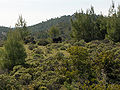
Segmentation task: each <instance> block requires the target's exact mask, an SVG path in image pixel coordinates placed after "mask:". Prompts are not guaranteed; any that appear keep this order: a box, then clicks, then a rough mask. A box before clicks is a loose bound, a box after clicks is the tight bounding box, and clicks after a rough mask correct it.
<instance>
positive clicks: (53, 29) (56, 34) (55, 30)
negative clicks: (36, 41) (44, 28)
mask: <svg viewBox="0 0 120 90" xmlns="http://www.w3.org/2000/svg"><path fill="white" fill-rule="evenodd" d="M49 35H50V37H51V38H57V37H59V29H58V28H57V27H55V26H52V27H51V28H50V30H49Z"/></svg>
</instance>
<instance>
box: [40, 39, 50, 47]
mask: <svg viewBox="0 0 120 90" xmlns="http://www.w3.org/2000/svg"><path fill="white" fill-rule="evenodd" d="M49 43H50V42H49V41H48V40H46V39H40V40H39V41H38V45H40V46H46V45H47V44H49Z"/></svg>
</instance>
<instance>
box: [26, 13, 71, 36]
mask: <svg viewBox="0 0 120 90" xmlns="http://www.w3.org/2000/svg"><path fill="white" fill-rule="evenodd" d="M72 18H73V16H70V15H68V16H66V15H64V16H62V17H60V18H54V19H53V18H52V19H50V20H47V21H44V22H41V23H38V24H36V25H33V26H29V27H28V29H29V30H30V31H31V32H32V34H33V35H34V36H36V37H37V38H47V37H48V34H47V31H48V30H49V29H50V28H51V27H52V26H57V27H58V28H59V30H60V36H62V37H63V38H66V37H67V38H69V35H70V34H69V33H70V32H71V19H72Z"/></svg>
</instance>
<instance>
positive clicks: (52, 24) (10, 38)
mask: <svg viewBox="0 0 120 90" xmlns="http://www.w3.org/2000/svg"><path fill="white" fill-rule="evenodd" d="M108 12H109V13H108V15H107V16H104V15H102V14H99V15H97V14H96V13H95V11H94V7H93V6H91V8H90V9H87V10H86V11H83V10H82V9H81V11H79V12H76V13H74V14H73V15H72V16H62V17H60V18H55V19H50V20H48V21H46V22H41V23H39V24H36V25H33V26H27V24H26V21H25V19H24V18H23V17H22V16H19V18H18V20H17V22H16V24H15V28H14V29H10V30H8V31H7V33H6V35H3V36H4V38H3V39H1V40H0V89H1V90H120V5H119V6H118V7H117V9H116V8H115V4H114V2H112V5H111V6H110V9H109V11H108Z"/></svg>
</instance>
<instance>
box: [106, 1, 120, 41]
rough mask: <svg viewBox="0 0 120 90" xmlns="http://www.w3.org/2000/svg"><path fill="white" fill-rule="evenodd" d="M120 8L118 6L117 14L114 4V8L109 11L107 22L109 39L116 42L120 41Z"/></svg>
mask: <svg viewBox="0 0 120 90" xmlns="http://www.w3.org/2000/svg"><path fill="white" fill-rule="evenodd" d="M119 7H120V6H118V10H117V12H116V10H115V7H114V3H112V7H111V8H110V10H109V16H108V21H107V32H108V34H107V38H109V39H110V40H112V41H114V42H118V41H120V22H119V21H120V8H119Z"/></svg>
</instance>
